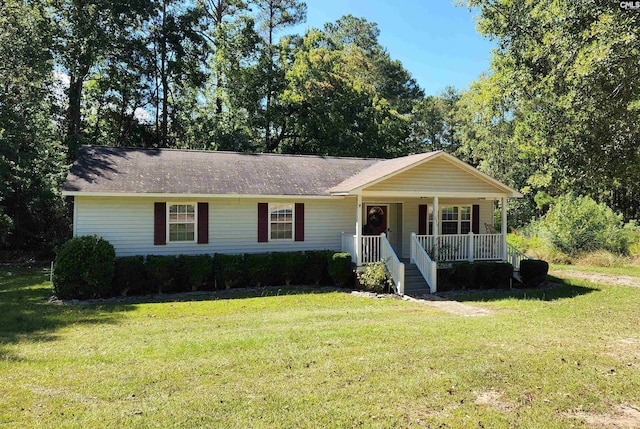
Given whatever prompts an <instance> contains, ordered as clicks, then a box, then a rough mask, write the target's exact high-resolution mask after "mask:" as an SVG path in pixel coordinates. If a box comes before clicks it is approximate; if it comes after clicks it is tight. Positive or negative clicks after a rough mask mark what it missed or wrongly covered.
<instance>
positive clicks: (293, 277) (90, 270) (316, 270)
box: [53, 236, 354, 299]
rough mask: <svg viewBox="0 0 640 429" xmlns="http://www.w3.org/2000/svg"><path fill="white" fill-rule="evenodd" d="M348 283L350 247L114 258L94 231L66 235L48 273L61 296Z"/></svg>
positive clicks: (80, 297) (143, 293)
mask: <svg viewBox="0 0 640 429" xmlns="http://www.w3.org/2000/svg"><path fill="white" fill-rule="evenodd" d="M353 283H354V281H353V270H352V263H351V255H350V254H349V253H335V252H334V251H330V250H321V251H306V252H274V253H260V254H240V255H226V254H220V253H216V254H215V255H213V256H210V255H179V256H164V255H163V256H161V255H148V256H146V257H144V256H126V257H118V258H116V257H115V252H114V250H113V246H112V245H111V244H110V243H109V242H107V241H106V240H104V239H102V238H100V237H95V236H85V237H76V238H73V239H71V240H69V241H67V242H66V243H65V244H64V245H63V246H62V247H61V248H60V250H59V251H58V256H57V258H56V262H55V267H54V274H53V288H54V293H55V294H56V296H58V297H59V298H62V299H89V298H106V297H111V296H119V295H146V294H153V293H176V292H188V291H197V290H221V289H232V288H241V287H261V286H280V285H301V284H305V285H338V286H352V285H353Z"/></svg>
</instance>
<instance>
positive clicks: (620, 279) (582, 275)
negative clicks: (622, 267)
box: [549, 270, 640, 287]
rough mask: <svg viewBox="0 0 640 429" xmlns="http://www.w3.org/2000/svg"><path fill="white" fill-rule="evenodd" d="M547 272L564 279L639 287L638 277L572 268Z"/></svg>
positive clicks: (639, 278) (639, 280) (639, 279)
mask: <svg viewBox="0 0 640 429" xmlns="http://www.w3.org/2000/svg"><path fill="white" fill-rule="evenodd" d="M549 274H551V275H552V276H558V277H561V278H565V279H578V280H586V281H588V282H592V283H600V284H605V285H614V286H632V287H640V277H632V276H623V275H618V274H603V273H594V272H590V271H574V270H551V271H549Z"/></svg>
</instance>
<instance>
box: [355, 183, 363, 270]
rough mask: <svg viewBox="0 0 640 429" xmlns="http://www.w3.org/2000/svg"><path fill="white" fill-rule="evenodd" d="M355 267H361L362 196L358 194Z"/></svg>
mask: <svg viewBox="0 0 640 429" xmlns="http://www.w3.org/2000/svg"><path fill="white" fill-rule="evenodd" d="M355 249H356V266H357V267H359V266H360V265H362V194H360V193H359V194H358V196H357V203H356V245H355Z"/></svg>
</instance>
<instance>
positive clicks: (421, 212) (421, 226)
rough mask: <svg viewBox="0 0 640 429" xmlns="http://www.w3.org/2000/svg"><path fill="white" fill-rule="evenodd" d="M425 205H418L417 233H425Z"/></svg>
mask: <svg viewBox="0 0 640 429" xmlns="http://www.w3.org/2000/svg"><path fill="white" fill-rule="evenodd" d="M427 213H428V211H427V205H426V204H420V205H419V206H418V235H427V221H428V220H427Z"/></svg>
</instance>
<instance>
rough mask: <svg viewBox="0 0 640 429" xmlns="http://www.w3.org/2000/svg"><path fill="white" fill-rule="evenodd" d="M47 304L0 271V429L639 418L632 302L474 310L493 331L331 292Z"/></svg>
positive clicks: (615, 291)
mask: <svg viewBox="0 0 640 429" xmlns="http://www.w3.org/2000/svg"><path fill="white" fill-rule="evenodd" d="M276 293H277V291H274V292H273V294H276ZM49 295H50V289H49V286H48V274H47V272H46V271H45V270H42V269H17V268H16V269H13V268H2V269H0V426H1V427H16V428H18V427H19V428H23V427H36V426H37V427H79V428H80V427H82V428H86V427H118V428H119V427H159V428H165V427H185V428H192V427H238V428H246V427H296V428H304V427H309V428H315V427H411V426H416V427H418V426H419V427H449V428H477V427H495V428H511V427H526V428H542V427H544V428H567V427H589V426H588V424H589V423H588V422H593V421H594V420H592V419H591V417H590V416H605V417H606V416H612V418H614V417H615V414H616V412H618V411H616V410H619V407H624V406H627V407H638V406H640V331H639V329H638V327H639V326H640V289H639V288H631V287H623V286H615V287H614V286H599V285H595V284H589V283H584V282H578V281H566V282H565V283H563V284H562V285H561V286H558V287H556V288H553V289H545V290H537V291H514V292H513V293H506V294H500V295H485V296H482V295H481V296H482V298H478V297H476V298H474V299H473V301H466V302H467V303H468V304H470V305H477V306H482V307H486V308H489V309H491V310H493V314H492V315H489V316H483V317H461V316H456V315H451V314H448V313H444V312H442V311H439V310H436V309H433V308H431V307H429V306H426V305H424V304H422V303H414V302H406V301H401V300H395V299H371V298H363V297H357V296H353V295H349V294H345V293H336V292H332V293H306V294H288V295H282V296H263V297H242V298H240V297H239V298H236V299H209V300H195V299H194V300H189V301H180V302H163V303H143V304H119V305H92V306H87V305H52V304H47V303H46V298H47V297H48V296H49ZM597 421H598V422H600V423H599V424H598V425H599V426H602V425H601V421H600V420H597Z"/></svg>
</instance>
